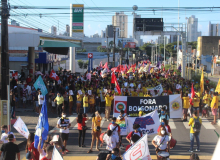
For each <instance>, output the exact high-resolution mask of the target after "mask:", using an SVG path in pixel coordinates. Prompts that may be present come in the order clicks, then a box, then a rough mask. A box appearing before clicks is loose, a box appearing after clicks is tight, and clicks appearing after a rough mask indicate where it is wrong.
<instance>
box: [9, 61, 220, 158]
mask: <svg viewBox="0 0 220 160" xmlns="http://www.w3.org/2000/svg"><path fill="white" fill-rule="evenodd" d="M142 65H144V64H143V63H140V64H139V67H140V66H142ZM139 67H138V68H139ZM102 70H103V69H100V68H99V67H98V68H96V69H93V71H91V72H86V73H85V74H83V75H81V76H76V74H73V73H71V72H70V71H66V70H64V71H58V72H56V74H57V76H58V77H59V80H58V81H56V80H54V79H52V78H50V76H49V75H42V77H43V81H44V84H45V86H46V88H47V90H48V94H47V95H46V96H43V95H42V93H41V90H40V89H35V87H34V86H33V84H34V82H35V81H36V80H37V78H38V76H39V75H34V77H33V76H28V77H27V79H26V80H24V81H20V82H19V83H18V82H17V81H16V80H15V79H14V78H13V79H12V81H11V107H12V110H11V118H15V114H16V108H19V107H22V108H26V107H27V106H28V105H29V106H31V107H33V111H34V112H36V114H39V113H40V112H41V108H42V105H43V102H44V100H45V99H46V100H47V103H48V105H47V106H48V111H49V112H52V113H54V114H55V113H56V114H57V118H58V122H57V126H56V127H57V128H59V129H60V136H58V138H56V136H53V137H52V136H51V135H48V139H47V140H46V141H44V142H43V148H41V147H40V145H41V144H39V147H38V148H34V145H33V143H34V133H30V135H29V137H28V140H27V147H26V152H27V153H28V154H27V155H28V156H30V157H31V158H29V159H35V160H39V159H40V160H48V159H51V156H52V151H53V146H55V147H56V148H57V149H58V150H59V151H60V153H61V155H62V156H64V155H65V154H66V153H68V152H69V150H67V141H68V136H69V127H70V126H71V123H70V121H69V119H68V118H67V117H68V116H71V115H72V114H78V116H77V124H78V131H79V136H78V145H79V147H86V146H85V144H84V141H85V133H86V131H87V129H88V127H87V126H86V121H88V120H89V117H88V114H89V113H91V114H93V116H92V126H91V134H92V141H91V147H90V149H89V150H88V152H87V153H91V152H93V146H94V143H95V142H96V143H95V146H96V150H97V151H100V149H99V143H100V142H99V141H100V135H101V133H102V132H104V133H105V134H104V136H103V140H102V143H101V144H102V145H103V143H104V142H105V143H106V151H101V152H100V154H99V155H98V157H97V159H100V160H102V159H103V157H105V159H116V160H117V159H120V149H125V150H128V149H129V148H130V147H131V146H132V145H134V144H135V143H136V142H137V141H138V140H139V139H140V138H141V137H142V136H143V135H142V133H141V131H140V126H139V125H138V124H134V126H133V129H134V131H132V132H131V133H129V134H128V135H127V136H126V140H127V141H128V143H129V145H128V146H126V147H125V146H124V145H123V144H122V136H121V135H120V127H119V125H117V124H116V119H123V118H125V117H126V116H127V115H126V114H125V113H124V111H123V110H122V111H121V113H120V115H119V117H112V118H111V119H110V113H111V111H112V109H113V100H114V96H132V97H136V96H139V97H153V96H167V95H174V94H180V95H181V98H182V100H183V119H182V120H183V121H188V120H189V125H190V126H191V125H192V124H193V123H194V120H195V119H198V120H199V122H200V125H201V123H202V122H201V119H200V118H199V113H202V117H203V116H205V117H208V116H210V115H209V113H210V111H211V112H212V114H213V115H214V120H213V122H212V124H213V125H215V124H216V121H217V115H218V118H220V114H219V113H220V109H219V107H220V102H219V101H220V96H219V95H218V93H217V92H214V88H213V86H211V85H210V84H209V81H208V80H206V79H205V80H204V82H205V85H204V88H205V92H204V93H200V86H199V83H198V82H194V81H193V80H186V79H183V78H181V77H180V76H178V74H177V73H175V72H174V71H172V70H170V69H169V70H165V69H164V68H163V69H160V68H157V69H154V71H153V72H151V73H149V72H141V73H140V72H139V70H138V69H137V70H135V69H134V72H128V70H129V67H128V68H127V70H121V71H120V72H115V75H116V77H117V81H118V84H119V86H120V89H121V93H118V91H117V89H116V86H115V84H113V83H111V74H112V72H111V71H109V72H107V73H102ZM160 84H161V85H162V87H163V92H162V93H159V92H158V91H157V90H155V91H154V95H152V93H151V92H150V91H149V90H148V89H149V88H154V87H156V86H158V85H160ZM192 84H193V87H194V88H193V89H194V91H195V97H194V98H193V99H192V103H191V102H190V96H191V89H192ZM101 113H104V114H105V117H102V116H101ZM143 115H144V112H143V111H142V110H140V111H139V116H143ZM187 117H190V118H191V119H187ZM159 118H160V122H161V125H160V127H159V128H158V135H157V136H155V137H154V139H153V141H152V144H153V145H154V146H155V148H157V152H159V151H167V152H169V150H170V148H169V143H170V139H169V137H172V132H171V129H170V127H169V116H168V114H167V113H166V110H165V108H162V110H161V112H160V115H159ZM102 120H106V121H111V122H110V124H109V126H108V128H107V131H103V130H102V128H101V125H100V124H101V121H102ZM89 127H90V126H89ZM196 133H197V132H196ZM196 133H195V132H194V130H193V127H191V131H190V140H191V147H190V150H189V151H190V152H191V151H193V142H194V137H195V138H196V140H197V151H200V148H199V145H200V144H199V134H196ZM8 135H10V134H8ZM161 139H163V142H162V144H160V142H161ZM9 140H10V139H9ZM192 141H193V142H192ZM119 148H120V149H119ZM16 153H19V151H17V152H16Z"/></svg>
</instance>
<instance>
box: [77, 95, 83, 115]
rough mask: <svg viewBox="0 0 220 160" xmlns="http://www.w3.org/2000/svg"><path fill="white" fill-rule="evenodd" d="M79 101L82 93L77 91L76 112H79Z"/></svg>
mask: <svg viewBox="0 0 220 160" xmlns="http://www.w3.org/2000/svg"><path fill="white" fill-rule="evenodd" d="M81 102H82V95H81V94H79V92H77V95H76V113H77V114H78V113H80V108H81Z"/></svg>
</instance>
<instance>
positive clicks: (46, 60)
mask: <svg viewBox="0 0 220 160" xmlns="http://www.w3.org/2000/svg"><path fill="white" fill-rule="evenodd" d="M35 54H37V55H36V57H37V58H35V71H41V72H42V73H43V74H45V73H49V71H50V70H52V69H53V62H54V61H55V58H56V55H54V54H50V53H47V52H39V53H35Z"/></svg>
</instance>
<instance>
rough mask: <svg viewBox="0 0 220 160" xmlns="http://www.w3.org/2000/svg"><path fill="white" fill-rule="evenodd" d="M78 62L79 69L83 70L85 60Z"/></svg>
mask: <svg viewBox="0 0 220 160" xmlns="http://www.w3.org/2000/svg"><path fill="white" fill-rule="evenodd" d="M77 62H78V65H79V68H80V69H83V63H84V62H83V60H81V59H80V60H78V61H77Z"/></svg>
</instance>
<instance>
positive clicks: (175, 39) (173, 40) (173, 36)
mask: <svg viewBox="0 0 220 160" xmlns="http://www.w3.org/2000/svg"><path fill="white" fill-rule="evenodd" d="M173 42H177V35H170V43H173Z"/></svg>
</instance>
